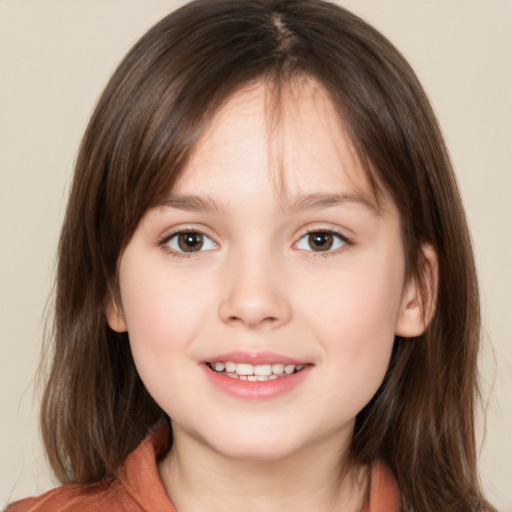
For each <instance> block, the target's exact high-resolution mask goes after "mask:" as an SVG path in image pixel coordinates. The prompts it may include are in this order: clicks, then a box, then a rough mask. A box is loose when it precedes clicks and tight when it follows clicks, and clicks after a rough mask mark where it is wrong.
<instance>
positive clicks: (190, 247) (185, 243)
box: [178, 233, 203, 252]
mask: <svg viewBox="0 0 512 512" xmlns="http://www.w3.org/2000/svg"><path fill="white" fill-rule="evenodd" d="M178 245H179V246H180V249H181V250H182V251H183V252H194V251H198V250H199V249H201V247H202V246H203V238H202V235H200V234H199V233H182V234H181V235H180V236H179V238H178Z"/></svg>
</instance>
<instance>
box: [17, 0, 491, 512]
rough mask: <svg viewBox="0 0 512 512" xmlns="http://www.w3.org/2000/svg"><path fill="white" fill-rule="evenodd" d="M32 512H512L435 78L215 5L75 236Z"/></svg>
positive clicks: (165, 48)
mask: <svg viewBox="0 0 512 512" xmlns="http://www.w3.org/2000/svg"><path fill="white" fill-rule="evenodd" d="M55 315H56V316H55V336H54V355H53V364H52V369H51V373H50V376H49V380H48V384H47V388H46V392H45V396H44V400H43V406H42V415H41V421H42V432H43V437H44V441H45V444H46V449H47V453H48V457H49V460H50V462H51V464H52V467H53V469H54V471H55V473H56V475H57V476H58V477H59V479H60V480H61V481H62V482H63V483H64V484H65V485H64V486H62V487H60V488H58V489H55V490H53V491H50V492H49V493H46V494H45V495H43V496H41V497H39V498H30V499H27V500H22V501H21V502H18V503H16V504H14V505H11V507H9V508H8V510H9V512H18V511H25V510H31V511H32V510H34V511H68V510H69V511H75V512H76V511H78V512H80V511H82V510H84V511H85V510H88V511H89V510H109V511H116V510H123V511H124V510H130V511H169V512H170V511H175V510H176V511H179V512H189V511H196V510H201V511H202V510H212V511H216V510H226V509H231V508H237V509H240V510H265V511H274V510H295V511H302V510H318V511H339V510H343V511H353V512H356V511H361V510H363V511H371V512H376V511H382V512H383V511H387V512H392V511H398V510H410V511H433V510H436V511H437V510H439V511H447V510H450V511H451V510H457V511H463V510H464V511H467V510H489V511H490V510H493V508H492V507H491V506H490V505H489V504H488V503H486V501H485V499H484V498H483V496H482V494H481V491H480V489H479V485H478V477H477V472H476V454H475V436H474V424H473V414H474V407H475V403H476V399H477V396H478V388H477V382H476V359H477V352H478V340H479V306H478V289H477V283H476V277H475V269H474V262H473V257H472V252H471V247H470V243H469V235H468V230H467V226H466V221H465V217H464V212H463V209H462V206H461V202H460V197H459V194H458V191H457V187H456V183H455V179H454V177H453V174H452V171H451V167H450V163H449V160H448V157H447V153H446V150H445V147H444V144H443V141H442V137H441V135H440V131H439V129H438V126H437V123H436V120H435V117H434V115H433V113H432V111H431V109H430V106H429V104H428V101H427V99H426V97H425V94H424V92H423V91H422V88H421V86H420V85H419V83H418V81H417V79H416V78H415V76H414V73H413V72H412V71H411V69H410V68H409V66H408V65H407V63H406V62H405V61H404V59H403V58H402V57H401V56H400V54H399V53H398V52H397V51H396V50H395V49H394V48H393V47H392V46H391V45H390V43H389V42H388V41H387V40H386V39H384V38H383V36H382V35H380V34H379V33H377V32H376V31H375V30H374V29H372V28H371V27H369V26H368V25H367V24H366V23H364V22H363V21H362V20H360V19H359V18H357V17H355V16H353V15H352V14H350V13H348V12H347V11H345V10H343V9H341V8H340V7H337V6H335V5H333V4H330V3H326V2H323V1H319V0H287V1H285V0H248V1H241V2H235V1H230V0H219V1H217V0H216V1H214V2H213V1H211V0H203V1H201V0H199V1H195V2H192V3H190V4H188V5H187V6H185V7H183V8H181V9H179V10H178V11H176V12H175V13H173V14H171V15H170V16H168V17H167V18H165V19H164V20H162V21H161V22H160V23H158V24H157V25H156V26H155V27H154V28H152V29H151V30H150V31H149V32H148V33H147V34H146V35H145V36H144V37H143V38H142V39H141V40H140V41H139V42H138V43H137V44H136V45H135V47H134V48H133V49H132V50H131V51H130V53H129V54H128V55H127V57H126V58H125V59H124V61H123V62H122V63H121V65H120V66H119V68H118V70H117V71H116V72H115V74H114V76H113V77H112V79H111V81H110V83H109V84H108V86H107V88H106V90H105V92H104V93H103V95H102V97H101V99H100V101H99V103H98V105H97V107H96V110H95V112H94V114H93V116H92V119H91V121H90V124H89V127H88V129H87V131H86V134H85V136H84V139H83V143H82V146H81V150H80V154H79V158H78V161H77V165H76V170H75V177H74V182H73V186H72V190H71V195H70V198H69V205H68V210H67V214H66V219H65V223H64V227H63V230H62V236H61V242H60V249H59V266H58V276H57V296H56V313H55Z"/></svg>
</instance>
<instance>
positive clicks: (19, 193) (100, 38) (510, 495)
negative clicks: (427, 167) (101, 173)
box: [0, 0, 512, 512]
mask: <svg viewBox="0 0 512 512" xmlns="http://www.w3.org/2000/svg"><path fill="white" fill-rule="evenodd" d="M177 3H179V2H172V1H171V0H166V1H163V0H87V1H86V0H60V1H59V0H44V1H41V0H3V1H2V0H0V180H1V181H0V315H1V316H0V350H1V352H0V378H1V381H0V400H1V402H0V411H1V412H0V418H1V419H0V508H1V507H3V506H4V505H5V503H6V502H7V501H8V500H11V499H16V498H20V497H22V496H26V495H29V494H35V493H40V492H42V491H44V490H46V489H47V488H49V487H51V486H53V485H55V483H54V482H52V481H51V479H50V477H49V475H48V471H47V468H46V465H45V462H44V456H43V455H42V451H41V447H40V444H39V438H38V431H37V423H36V411H37V397H36V398H33V376H34V371H35V368H36V365H37V361H38V356H39V351H40V340H41V336H42V329H43V320H42V319H43V310H44V306H45V302H46V300H47V297H48V295H49V290H50V287H51V282H52V272H53V261H54V255H55V248H56V243H57V236H58V231H59V225H60V223H61V218H62V215H63V211H64V205H65V198H66V193H67V188H68V184H69V181H70V176H71V171H72V167H73V161H74V158H75V154H76V150H77V147H78V143H79V140H80V137H81V134H82V132H83V129H84V127H85V124H86V122H87V119H88V116H89V114H90V112H91V109H92V107H93V105H94V103H95V101H96V98H97V97H98V95H99V93H100V91H101V89H102V87H103V86H104V84H105V82H106V80H107V78H108V76H109V75H110V74H111V72H112V71H113V70H114V68H115V66H116V64H117V63H118V61H119V60H120V58H121V57H122V55H123V54H124V53H125V52H126V51H127V50H128V48H129V47H130V45H131V44H132V43H133V42H134V41H135V40H136V39H137V38H138V37H139V36H140V35H141V34H142V33H143V32H144V31H145V30H146V29H147V28H148V27H149V26H150V25H152V24H153V23H154V22H155V21H157V20H158V19H159V18H160V17H162V16H163V15H164V14H166V13H167V12H168V11H170V10H171V9H172V8H173V6H174V5H177ZM343 3H344V5H346V6H348V7H349V8H351V9H352V10H354V11H355V12H356V13H359V14H361V15H363V17H365V18H366V19H367V20H368V21H370V22H372V23H373V24H374V25H375V26H376V27H377V28H379V29H380V30H382V31H383V32H384V33H385V34H386V35H387V36H388V37H389V38H390V39H391V40H392V41H393V42H394V43H395V44H396V45H397V46H398V47H399V48H400V49H401V50H402V51H403V53H404V54H405V55H406V57H408V58H409V60H410V61H411V63H412V65H413V67H414V68H415V69H416V71H417V73H418V74H419V77H420V79H421V80H422V81H423V83H424V85H425V87H426V89H427V92H428V93H429V95H430V97H431V98H432V101H433V104H434V107H435V109H436V111H437V113H438V115H439V118H440V121H441V124H442V126H443V128H444V132H445V135H446V139H447V142H448V145H449V148H450V151H451V154H452V157H453V160H454V163H455V167H456V169H457V173H458V176H459V179H460V184H461V187H462V191H463V195H464V199H465V202H466V205H467V209H468V215H469V219H470V224H471V226H472V231H473V236H474V241H475V246H476V253H477V258H478V267H479V271H480V274H481V282H482V289H483V297H484V307H485V319H486V330H487V334H488V340H487V341H486V345H485V349H484V357H483V359H482V369H483V374H484V377H485V389H486V390H487V392H488V391H489V390H490V388H491V383H492V381H493V375H495V378H494V391H493V393H492V394H491V397H490V401H489V406H488V422H487V436H486V439H485V442H484V443H483V448H482V451H481V457H480V466H481V471H482V479H483V482H484V486H485V489H486V491H487V493H488V496H489V498H490V499H491V500H493V501H494V503H495V504H496V506H498V508H499V509H500V510H501V511H502V512H512V335H511V332H510V329H509V328H508V325H507V324H509V323H510V320H511V319H512V300H511V290H512V270H511V269H512V229H511V221H512V172H511V171H512V169H511V163H510V149H511V146H512V64H511V63H512V2H511V1H510V0H503V1H498V0H438V1H436V0H401V1H398V0H396V1H392V0H374V1H370V0H346V1H344V2H343ZM489 340H491V341H489ZM491 342H492V345H493V347H494V357H493V355H492V354H493V350H492V349H491ZM481 430H482V429H481Z"/></svg>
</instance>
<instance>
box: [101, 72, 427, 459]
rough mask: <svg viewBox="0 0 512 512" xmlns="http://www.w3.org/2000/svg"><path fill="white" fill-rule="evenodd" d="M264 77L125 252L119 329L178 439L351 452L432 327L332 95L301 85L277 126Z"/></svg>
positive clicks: (271, 454)
mask: <svg viewBox="0 0 512 512" xmlns="http://www.w3.org/2000/svg"><path fill="white" fill-rule="evenodd" d="M266 93H267V95H268V91H267V90H266V88H265V86H264V84H263V83H260V84H257V85H255V86H252V87H250V88H249V87H248V88H245V89H243V90H241V91H240V92H237V93H236V94H234V95H233V96H232V97H231V99H230V100H229V101H228V102H227V103H226V104H225V106H224V107H223V108H222V109H221V110H220V111H219V112H218V113H217V115H216V116H215V117H214V119H213V121H212V123H211V125H210V126H209V128H208V129H207V130H206V132H205V134H204V136H203V137H202V139H201V140H200V142H199V143H198V145H197V147H196V150H195V152H194V153H193V155H192V157H191V160H190V162H189V164H188V166H187V167H186V169H185V170H184V172H183V174H182V176H181V177H180V179H179V181H178V182H177V184H176V185H175V186H174V188H173V189H172V190H171V191H170V192H169V195H168V198H167V200H166V201H164V202H162V203H161V204H160V205H159V206H157V207H156V208H154V209H151V210H149V211H148V212H147V213H146V215H145V216H144V217H143V219H142V220H141V222H140V224H139V226H138V228H137V229H136V231H135V233H134V235H133V238H132V239H131V241H130V242H129V244H128V245H127V247H126V249H125V251H124V253H123V254H122V257H121V260H120V270H119V271H120V290H121V305H120V307H119V308H118V309H119V312H117V311H116V309H115V308H114V307H113V305H112V304H111V305H109V306H108V307H107V315H108V319H109V323H110V325H111V327H112V328H113V329H115V330H118V331H122V330H128V333H129V338H130V344H131V349H132V351H133V357H134V360H135V363H136V366H137V369H138V372H139V374H140V376H141V378H142V380H143V382H144V384H145V386H146V387H147V389H148V391H149V392H150V394H151V395H152V396H153V397H154V399H155V400H156V401H157V402H158V404H159V405H160V406H161V407H162V409H163V410H164V411H165V412H166V413H167V414H168V415H169V416H170V417H171V421H172V425H173V432H174V443H175V446H177V447H179V446H183V445H186V443H195V444H196V446H197V445H198V444H199V445H200V446H201V447H202V448H205V449H208V450H213V451H214V452H216V453H217V454H220V455H223V456H227V457H234V458H242V459H243V458H247V459H259V460H277V459H282V458H286V457H287V456H291V455H293V454H299V453H307V451H308V450H309V449H311V448H315V447H319V446H324V447H325V448H329V449H331V448H333V449H334V451H333V452H331V453H340V450H343V449H344V448H346V447H347V446H348V443H349V442H350V439H351V436H352V432H353V426H354V420H355V417H356V415H357V413H358V412H359V411H360V410H361V409H362V408H363V407H364V406H365V405H366V404H367V403H368V401H369V400H370V399H371V397H372V396H373V395H374V394H375V392H376V391H377V389H378V387H379V386H380V384H381V382H382V380H383V378H384V375H385V373H386V370H387V367H388V362H389V358H390V354H391V349H392V345H393V340H394V336H395V333H399V334H402V335H405V336H407V335H416V334H419V333H416V332H414V329H416V328H420V324H421V321H420V319H419V316H418V315H419V313H417V309H418V307H417V300H416V290H415V287H414V286H413V285H409V286H406V283H405V282H404V268H405V264H404V253H403V244H402V239H401V230H400V222H399V216H398V213H397V209H396V207H395V205H394V204H393V203H392V202H391V200H390V199H389V198H388V197H386V195H384V196H383V197H382V199H381V202H380V205H379V207H377V205H376V202H375V199H374V197H373V195H372V191H371V187H370V186H369V184H368V182H367V179H366V175H365V171H364V170H363V167H362V165H361V162H360V161H359V159H358V157H357V155H356V152H355V151H354V148H353V146H352V144H351V141H350V139H349V137H348V136H347V133H346V132H345V130H344V128H343V126H342V125H341V123H340V121H339V117H338V116H337V114H336V113H335V111H334V107H333V105H332V103H331V101H330V99H329V97H328V95H327V93H326V92H325V90H324V89H323V88H322V87H321V86H319V85H318V84H317V83H316V82H314V81H312V80H309V81H306V80H304V81H302V82H300V83H296V84H294V85H293V87H291V89H290V91H289V92H288V93H286V94H285V95H284V99H283V101H282V104H281V106H282V113H281V114H282V115H281V116H280V117H279V118H278V122H277V123H276V124H275V125H274V126H273V128H272V130H271V132H270V133H269V116H268V109H266V99H265V95H266Z"/></svg>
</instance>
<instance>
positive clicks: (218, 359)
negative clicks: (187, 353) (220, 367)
mask: <svg viewBox="0 0 512 512" xmlns="http://www.w3.org/2000/svg"><path fill="white" fill-rule="evenodd" d="M227 361H232V362H234V363H245V364H252V365H258V364H274V363H282V364H285V365H286V364H294V365H295V366H298V365H304V366H306V365H307V364H308V362H307V361H300V360H299V359H293V358H291V357H287V356H283V355H281V354H277V353H275V352H246V351H244V352H242V351H235V352H227V353H225V354H219V355H216V356H213V357H212V358H210V359H204V360H203V361H201V363H225V362H227Z"/></svg>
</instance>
